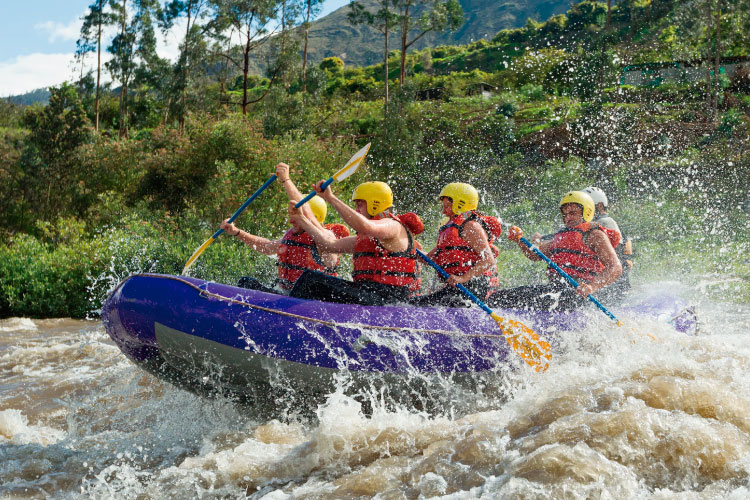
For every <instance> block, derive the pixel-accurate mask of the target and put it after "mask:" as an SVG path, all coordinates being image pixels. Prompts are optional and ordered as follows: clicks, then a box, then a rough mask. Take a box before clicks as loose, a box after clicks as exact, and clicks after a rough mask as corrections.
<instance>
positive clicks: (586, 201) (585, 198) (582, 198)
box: [560, 191, 594, 222]
mask: <svg viewBox="0 0 750 500" xmlns="http://www.w3.org/2000/svg"><path fill="white" fill-rule="evenodd" d="M568 203H576V204H578V205H581V210H582V211H583V220H584V221H586V222H591V220H592V219H593V218H594V200H592V199H591V196H589V195H588V194H587V193H584V192H583V191H571V192H569V193H566V194H565V196H563V197H562V200H560V210H561V211H562V207H563V206H564V205H567V204H568Z"/></svg>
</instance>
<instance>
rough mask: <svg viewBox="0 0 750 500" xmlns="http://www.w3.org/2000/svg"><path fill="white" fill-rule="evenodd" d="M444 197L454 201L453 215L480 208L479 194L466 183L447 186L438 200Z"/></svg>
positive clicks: (452, 183)
mask: <svg viewBox="0 0 750 500" xmlns="http://www.w3.org/2000/svg"><path fill="white" fill-rule="evenodd" d="M443 196H445V197H447V198H450V199H451V200H453V213H454V214H456V215H458V214H461V213H464V212H466V211H468V210H476V209H477V207H478V206H479V193H477V190H476V188H475V187H474V186H472V185H471V184H466V183H464V182H451V183H450V184H446V185H445V187H444V188H443V190H442V191H440V194H439V195H438V199H440V198H442V197H443Z"/></svg>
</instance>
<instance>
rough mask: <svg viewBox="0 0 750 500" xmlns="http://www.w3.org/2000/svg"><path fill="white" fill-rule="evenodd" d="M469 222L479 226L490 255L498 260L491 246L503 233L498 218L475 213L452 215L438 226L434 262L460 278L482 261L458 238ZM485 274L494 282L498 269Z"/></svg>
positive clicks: (494, 249) (495, 248) (471, 211)
mask: <svg viewBox="0 0 750 500" xmlns="http://www.w3.org/2000/svg"><path fill="white" fill-rule="evenodd" d="M470 221H476V222H478V223H479V225H480V226H482V229H484V232H485V233H486V234H487V243H489V245H490V249H491V250H492V253H493V254H494V255H495V257H497V253H498V250H497V247H496V246H495V245H493V244H492V243H493V241H495V238H497V237H499V236H500V234H501V233H502V230H503V227H502V224H501V223H500V221H499V220H498V219H497V217H492V216H491V215H485V214H483V213H481V212H477V211H475V210H470V211H469V212H464V213H462V214H459V215H454V216H453V217H451V218H450V219H449V220H448V222H447V223H446V224H445V225H444V226H442V227H440V232H439V234H438V240H437V250H436V251H435V263H436V264H437V265H439V266H440V267H442V268H443V269H445V271H446V272H447V273H448V274H452V275H456V276H460V275H462V274H464V273H465V272H467V271H468V270H469V269H471V268H472V267H473V266H474V265H476V263H477V262H479V261H480V260H482V259H481V257H480V255H479V254H478V253H477V252H476V251H475V250H474V249H473V248H471V245H469V242H467V241H466V240H465V239H463V238H462V237H461V234H462V233H463V230H464V225H466V223H467V222H470ZM484 275H485V276H490V277H493V278H494V280H496V279H497V270H496V269H495V268H492V269H490V270H488V271H486V272H485V273H484ZM494 280H493V281H494Z"/></svg>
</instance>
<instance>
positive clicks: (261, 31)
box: [211, 0, 279, 115]
mask: <svg viewBox="0 0 750 500" xmlns="http://www.w3.org/2000/svg"><path fill="white" fill-rule="evenodd" d="M211 4H212V7H213V9H214V25H215V31H214V36H216V37H217V38H221V37H222V36H224V35H223V32H224V31H225V30H226V29H229V28H231V29H232V30H233V31H234V32H235V33H237V34H238V35H239V37H240V40H241V42H242V48H241V52H242V61H239V60H237V59H236V58H235V57H234V54H232V53H231V52H229V51H227V52H226V53H224V54H222V55H223V57H225V58H226V59H228V60H230V61H231V62H232V63H233V64H234V65H235V66H237V67H238V68H240V69H241V70H242V102H241V103H240V104H241V106H242V114H243V115H244V114H247V106H248V105H249V104H252V102H257V101H259V100H260V99H262V98H263V97H265V95H266V94H263V96H261V97H260V98H259V99H257V100H255V101H252V102H251V101H250V100H249V98H248V95H247V89H248V86H247V83H248V76H249V73H250V54H251V53H252V52H253V51H254V50H255V49H256V48H258V47H259V46H261V45H263V44H264V43H265V42H266V41H268V39H269V38H270V37H271V35H273V34H274V31H273V30H270V29H269V27H268V25H269V24H270V22H271V21H272V20H273V19H274V18H275V17H276V11H277V10H278V6H279V5H278V3H277V2H276V1H275V0H211ZM277 74H278V70H277V71H274V72H272V76H271V82H270V83H269V85H268V88H269V89H270V88H271V85H272V84H273V81H274V80H275V77H276V75H277ZM266 93H267V92H266Z"/></svg>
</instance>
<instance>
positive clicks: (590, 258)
mask: <svg viewBox="0 0 750 500" xmlns="http://www.w3.org/2000/svg"><path fill="white" fill-rule="evenodd" d="M597 229H598V230H600V231H603V232H604V234H606V235H607V238H609V242H610V243H611V244H612V248H615V247H616V246H617V245H618V244H619V243H620V233H618V232H617V231H615V230H614V229H609V228H606V227H603V226H600V225H599V224H597V223H595V222H584V223H583V224H579V225H577V226H576V227H574V228H570V229H568V228H563V229H561V230H560V231H558V232H556V233H555V235H554V236H553V238H552V246H551V247H550V259H551V260H552V262H554V263H555V264H557V265H558V266H560V268H561V269H562V270H563V271H565V272H566V273H568V274H569V275H571V276H573V277H574V278H578V279H581V280H583V281H587V282H588V281H593V280H594V278H596V276H597V275H598V274H599V273H601V272H602V271H604V264H603V263H602V261H601V260H599V257H597V255H596V252H594V250H593V249H592V248H590V247H588V246H587V245H586V243H585V241H586V239H587V238H588V235H589V234H590V233H591V231H596V230H597ZM547 275H548V276H550V277H557V272H556V271H555V270H554V269H552V268H548V269H547Z"/></svg>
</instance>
